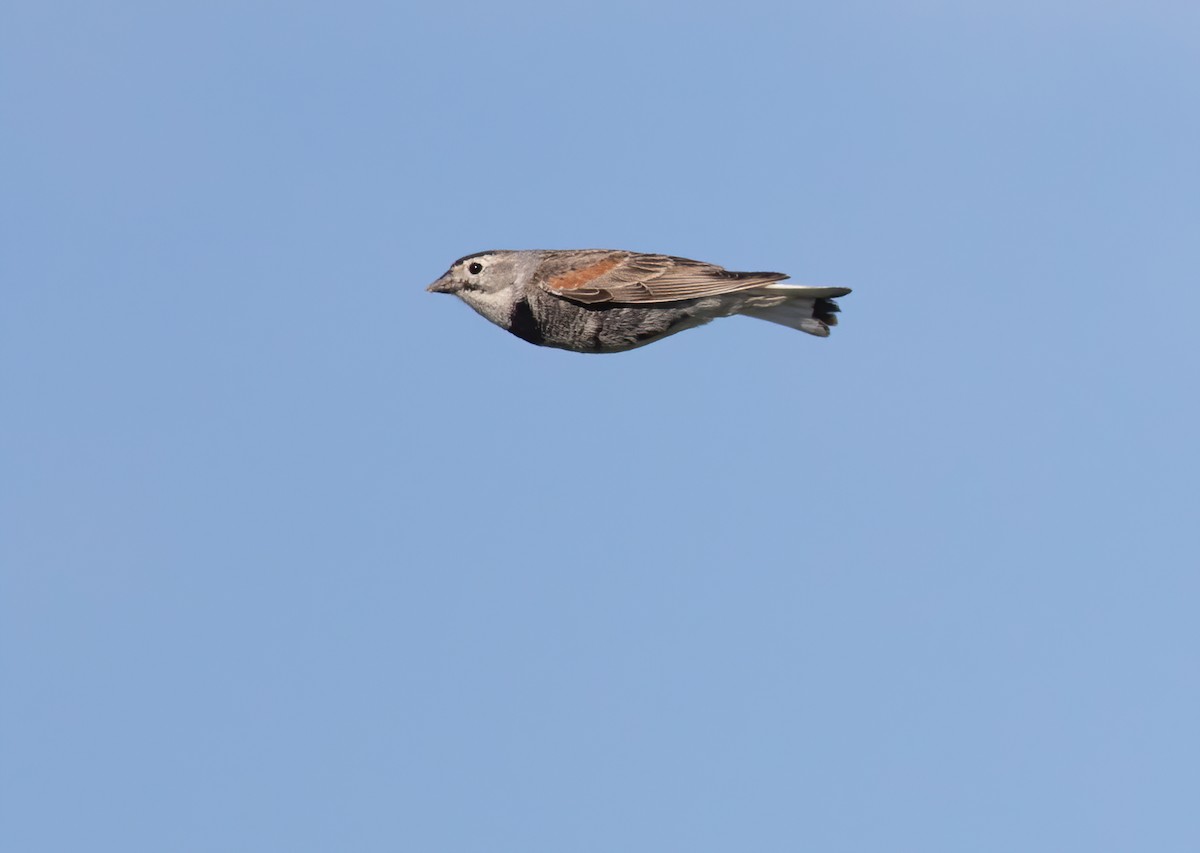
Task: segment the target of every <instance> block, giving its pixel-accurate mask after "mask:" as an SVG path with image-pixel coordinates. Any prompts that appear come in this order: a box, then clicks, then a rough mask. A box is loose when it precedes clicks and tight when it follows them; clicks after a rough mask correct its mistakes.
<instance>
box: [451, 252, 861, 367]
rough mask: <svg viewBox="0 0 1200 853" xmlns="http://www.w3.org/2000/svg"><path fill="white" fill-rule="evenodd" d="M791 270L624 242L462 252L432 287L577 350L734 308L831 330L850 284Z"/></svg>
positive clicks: (661, 333) (630, 340)
mask: <svg viewBox="0 0 1200 853" xmlns="http://www.w3.org/2000/svg"><path fill="white" fill-rule="evenodd" d="M786 278H787V276H786V275H785V274H783V273H778V272H730V271H728V270H726V269H724V268H723V267H719V266H715V265H714V264H706V263H703V262H701V261H693V260H689V259H687V258H676V257H672V256H670V255H645V254H639V253H637V252H623V251H620V250H616V249H565V250H561V249H554V250H524V251H507V250H495V251H490V252H477V253H475V254H473V255H467V256H465V257H462V258H459V259H458V260H457V261H455V262H454V263H453V264H452V265H451V266H450V269H449V270H447V271H446V273H445V275H443V276H442V277H441V278H439V279H438V280H437V281H435V282H434V283H433V284H431V285H429V288H428V290H429V291H430V292H432V293H452V294H454V295H455V296H457V297H458V298H459V299H461V300H462V301H463V302H465V303H467V304H468V305H470V306H471V307H472V308H474V309H475V310H476V311H477V312H479V313H480V314H482V315H483V316H484V317H486V318H487V319H489V320H491V321H492V322H493V323H495V324H496V325H497V326H499V327H500V328H502V329H507V330H508V331H509V332H512V333H513V334H514V335H516V336H517V337H518V338H521V339H522V340H526V341H528V342H529V343H531V344H537V345H539V346H547V347H557V348H558V349H565V350H571V351H573V352H597V353H599V352H624V351H625V350H631V349H634V348H636V347H640V346H645V345H646V344H649V343H653V342H654V341H657V340H660V339H662V338H665V337H667V336H668V335H673V334H675V333H676V332H682V331H683V330H684V329H692V328H695V327H696V326H702V325H704V324H705V323H708V322H709V321H711V320H715V319H716V318H718V317H729V316H731V315H733V314H745V315H746V316H747V317H756V318H758V319H759V320H768V321H770V322H772V323H779V324H780V325H783V326H788V327H790V328H793V329H799V330H800V331H802V332H808V333H809V334H810V335H817V336H818V337H822V338H824V337H828V336H829V327H830V326H834V325H837V316H836V314H837V312H838V306H837V303H836V302H834V301H833V300H834V297H838V296H845V295H846V294H847V293H849V292H850V288H848V287H806V286H804V285H800V284H784V283H783V281H784V280H785V279H786Z"/></svg>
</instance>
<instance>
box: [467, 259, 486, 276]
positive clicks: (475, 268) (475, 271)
mask: <svg viewBox="0 0 1200 853" xmlns="http://www.w3.org/2000/svg"><path fill="white" fill-rule="evenodd" d="M467 272H469V273H470V274H471V275H479V273H481V272H483V264H481V263H479V261H476V262H475V263H473V264H471V265H470V266H469V267H467Z"/></svg>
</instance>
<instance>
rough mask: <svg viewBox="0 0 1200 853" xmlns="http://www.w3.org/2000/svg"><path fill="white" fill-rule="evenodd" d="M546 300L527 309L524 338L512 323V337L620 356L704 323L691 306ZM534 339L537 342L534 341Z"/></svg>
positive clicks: (544, 344) (551, 345)
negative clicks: (635, 305)
mask: <svg viewBox="0 0 1200 853" xmlns="http://www.w3.org/2000/svg"><path fill="white" fill-rule="evenodd" d="M548 299H550V300H553V301H541V300H539V301H541V302H542V304H540V305H534V306H531V311H530V315H531V320H532V321H533V323H532V324H531V325H530V327H528V328H526V329H523V331H525V332H527V334H521V333H520V332H518V331H517V328H516V326H517V325H518V324H516V323H514V324H513V334H516V335H518V337H522V338H524V339H525V340H527V341H530V343H540V344H542V345H543V346H549V347H558V348H559V349H568V350H572V351H574V352H623V351H624V350H630V349H635V348H636V347H640V346H645V345H646V344H649V343H653V342H654V341H657V340H659V339H660V338H665V337H666V336H667V335H673V334H675V333H676V332H681V331H683V330H684V329H690V328H692V327H693V326H699V325H701V324H702V323H706V322H708V319H707V318H705V319H700V318H698V317H697V316H696V314H695V311H694V306H691V305H667V306H663V307H645V308H641V307H630V306H610V307H602V306H584V305H576V304H575V303H573V302H566V301H565V300H561V299H557V298H555V297H548ZM534 327H536V328H534ZM538 337H540V338H541V340H535V338H538Z"/></svg>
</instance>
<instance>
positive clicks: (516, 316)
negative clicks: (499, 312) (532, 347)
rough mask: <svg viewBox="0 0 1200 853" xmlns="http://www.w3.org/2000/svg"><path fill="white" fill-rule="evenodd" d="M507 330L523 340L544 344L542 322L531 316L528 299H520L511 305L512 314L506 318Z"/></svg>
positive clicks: (531, 311)
mask: <svg viewBox="0 0 1200 853" xmlns="http://www.w3.org/2000/svg"><path fill="white" fill-rule="evenodd" d="M508 330H509V331H510V332H512V333H513V334H514V335H516V336H517V337H518V338H520V339H521V340H523V341H529V343H531V344H544V343H545V342H546V338H545V336H544V335H543V334H542V324H541V323H539V322H538V321H537V318H536V317H534V316H533V310H532V309H531V308H530V307H529V300H527V299H520V300H518V301H517V303H516V304H515V305H513V310H512V314H511V315H510V316H509V318H508Z"/></svg>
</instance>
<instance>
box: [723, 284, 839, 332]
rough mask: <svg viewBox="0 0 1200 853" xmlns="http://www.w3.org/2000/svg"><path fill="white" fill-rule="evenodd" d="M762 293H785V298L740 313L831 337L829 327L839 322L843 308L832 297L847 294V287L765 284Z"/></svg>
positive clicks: (783, 294)
mask: <svg viewBox="0 0 1200 853" xmlns="http://www.w3.org/2000/svg"><path fill="white" fill-rule="evenodd" d="M759 292H762V293H771V294H778V295H781V296H785V297H786V298H785V300H784V301H783V302H781V303H779V304H778V305H775V306H773V307H770V308H745V309H743V310H742V312H741V313H743V314H745V315H746V316H748V317H754V318H756V319H759V320H766V321H767V322H769V323H778V324H779V325H781V326H787V327H788V328H791V329H799V330H800V331H802V332H808V333H809V334H810V335H816V336H817V337H820V338H827V337H829V327H830V326H836V325H837V315H838V312H839V311H841V310H842V309H841V308H839V307H838V304H837V303H836V302H834V301H833V297H835V296H845V295H846V294H847V293H849V292H850V288H848V287H803V286H801V285H797V284H782V283H781V284H771V285H768V286H767V287H764V288H762V290H761V291H759Z"/></svg>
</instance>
